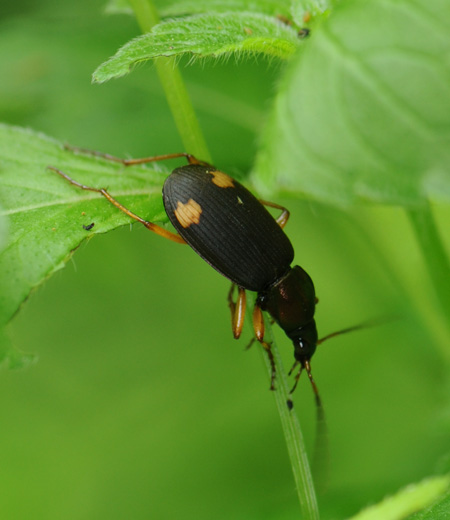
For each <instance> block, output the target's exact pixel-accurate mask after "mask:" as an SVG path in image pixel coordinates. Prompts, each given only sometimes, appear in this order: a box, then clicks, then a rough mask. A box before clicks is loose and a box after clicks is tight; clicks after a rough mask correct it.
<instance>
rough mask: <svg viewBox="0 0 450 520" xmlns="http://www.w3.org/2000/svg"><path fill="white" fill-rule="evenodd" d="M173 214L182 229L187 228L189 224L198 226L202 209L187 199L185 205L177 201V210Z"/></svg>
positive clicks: (196, 203)
mask: <svg viewBox="0 0 450 520" xmlns="http://www.w3.org/2000/svg"><path fill="white" fill-rule="evenodd" d="M174 213H175V216H176V217H177V220H178V222H179V223H180V224H181V225H182V226H183V227H184V228H187V227H189V226H190V225H191V224H198V223H199V222H200V215H201V213H202V207H201V206H200V204H199V203H198V202H195V200H193V199H189V200H188V201H187V202H186V204H183V203H182V202H180V201H178V204H177V209H176V210H175V211H174Z"/></svg>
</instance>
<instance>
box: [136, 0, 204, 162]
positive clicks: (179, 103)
mask: <svg viewBox="0 0 450 520" xmlns="http://www.w3.org/2000/svg"><path fill="white" fill-rule="evenodd" d="M130 3H131V6H132V7H133V10H134V12H135V15H136V19H137V21H138V24H139V26H140V28H141V30H142V32H144V33H146V32H149V31H150V30H151V28H152V27H153V26H154V25H156V24H157V23H158V22H159V16H158V12H157V10H156V8H155V6H154V5H153V3H152V2H151V0H130ZM154 61H155V67H156V71H157V73H158V77H159V80H160V82H161V85H162V87H163V89H164V93H165V95H166V99H167V102H168V104H169V107H170V110H171V112H172V117H173V118H174V121H175V125H176V127H177V130H178V133H179V135H180V137H181V140H182V142H183V146H184V149H185V151H186V152H188V153H190V154H192V155H195V156H196V157H198V158H199V159H202V160H203V161H206V162H211V156H210V154H209V151H208V148H207V146H206V141H205V139H204V137H203V134H202V131H201V129H200V125H199V122H198V120H197V117H196V115H195V112H194V108H193V106H192V103H191V100H190V98H189V95H188V92H187V90H186V86H185V84H184V82H183V79H182V77H181V74H180V71H179V69H178V67H177V65H176V62H175V59H174V58H157V59H156V60H154Z"/></svg>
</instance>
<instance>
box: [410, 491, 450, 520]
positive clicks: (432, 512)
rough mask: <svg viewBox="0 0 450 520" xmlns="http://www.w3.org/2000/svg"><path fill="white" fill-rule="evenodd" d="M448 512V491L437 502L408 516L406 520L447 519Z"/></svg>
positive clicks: (449, 492) (449, 504) (449, 503)
mask: <svg viewBox="0 0 450 520" xmlns="http://www.w3.org/2000/svg"><path fill="white" fill-rule="evenodd" d="M449 511H450V491H448V492H447V493H446V494H445V495H442V496H441V497H440V499H439V500H437V501H436V502H434V503H433V504H432V505H430V506H429V507H427V508H425V509H424V510H423V511H420V512H419V513H415V514H414V515H412V516H410V517H409V518H408V520H442V519H443V518H447V517H448V512H449Z"/></svg>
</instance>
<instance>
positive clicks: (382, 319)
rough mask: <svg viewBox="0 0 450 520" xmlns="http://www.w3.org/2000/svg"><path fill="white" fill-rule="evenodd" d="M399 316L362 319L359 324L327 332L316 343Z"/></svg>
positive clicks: (395, 318)
mask: <svg viewBox="0 0 450 520" xmlns="http://www.w3.org/2000/svg"><path fill="white" fill-rule="evenodd" d="M399 318H400V316H388V317H383V318H376V319H373V320H368V321H364V322H363V323H360V324H359V325H354V326H353V327H348V328H346V329H342V330H337V331H336V332H332V333H331V334H327V335H326V336H324V337H323V338H321V339H319V340H318V341H317V343H316V344H317V345H320V344H321V343H323V342H324V341H326V340H327V339H330V338H334V337H336V336H340V335H341V334H347V332H353V331H354V330H361V329H368V328H369V327H376V326H377V325H383V324H384V323H387V322H388V321H393V320H397V319H399Z"/></svg>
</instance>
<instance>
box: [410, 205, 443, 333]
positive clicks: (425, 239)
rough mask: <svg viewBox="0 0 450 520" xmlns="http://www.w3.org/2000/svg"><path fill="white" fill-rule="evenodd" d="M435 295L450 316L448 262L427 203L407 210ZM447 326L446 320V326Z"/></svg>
mask: <svg viewBox="0 0 450 520" xmlns="http://www.w3.org/2000/svg"><path fill="white" fill-rule="evenodd" d="M408 216H409V219H410V221H411V224H412V227H413V229H414V231H415V234H416V237H417V241H418V243H419V245H420V247H421V250H422V254H423V257H424V260H425V263H426V265H427V268H428V273H429V275H430V278H431V282H432V284H433V286H434V290H435V292H436V295H437V297H438V299H439V301H440V303H441V306H442V309H443V311H444V315H445V316H447V317H448V316H450V263H449V259H448V257H447V254H446V251H445V248H444V245H443V244H442V241H441V237H440V236H439V232H438V229H437V227H436V223H435V221H434V218H433V214H432V212H431V208H430V206H429V205H426V206H423V207H421V208H419V209H410V210H408ZM448 326H449V324H448V322H447V327H448Z"/></svg>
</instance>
